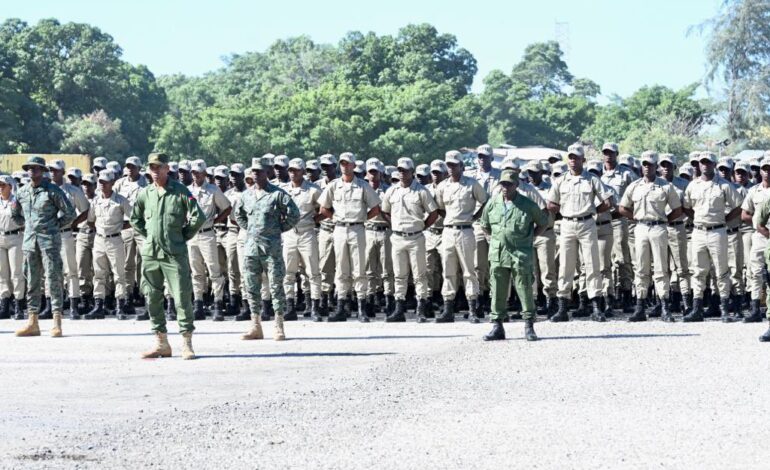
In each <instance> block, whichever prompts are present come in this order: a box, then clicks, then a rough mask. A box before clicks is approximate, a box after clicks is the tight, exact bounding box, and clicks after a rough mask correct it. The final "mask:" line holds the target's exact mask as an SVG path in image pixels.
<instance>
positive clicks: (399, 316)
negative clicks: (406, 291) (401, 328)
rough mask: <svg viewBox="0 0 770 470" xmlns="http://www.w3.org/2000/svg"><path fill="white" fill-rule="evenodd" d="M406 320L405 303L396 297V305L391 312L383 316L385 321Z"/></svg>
mask: <svg viewBox="0 0 770 470" xmlns="http://www.w3.org/2000/svg"><path fill="white" fill-rule="evenodd" d="M405 321H406V305H405V302H404V300H403V299H396V307H395V308H394V309H393V313H391V314H390V315H388V316H386V317H385V323H396V322H405Z"/></svg>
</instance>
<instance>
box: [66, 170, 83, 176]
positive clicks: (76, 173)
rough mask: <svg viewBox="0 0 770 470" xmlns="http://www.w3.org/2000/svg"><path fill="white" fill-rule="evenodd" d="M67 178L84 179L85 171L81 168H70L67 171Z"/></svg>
mask: <svg viewBox="0 0 770 470" xmlns="http://www.w3.org/2000/svg"><path fill="white" fill-rule="evenodd" d="M67 176H72V177H73V178H82V177H83V171H82V170H81V169H80V168H70V169H69V170H67Z"/></svg>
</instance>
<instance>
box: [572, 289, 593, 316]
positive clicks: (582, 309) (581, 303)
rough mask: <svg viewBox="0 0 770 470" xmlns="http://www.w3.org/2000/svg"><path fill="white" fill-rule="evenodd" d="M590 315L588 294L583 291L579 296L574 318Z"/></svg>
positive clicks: (573, 314)
mask: <svg viewBox="0 0 770 470" xmlns="http://www.w3.org/2000/svg"><path fill="white" fill-rule="evenodd" d="M587 316H589V310H588V294H586V293H585V292H582V293H581V294H580V295H579V296H578V308H577V310H575V311H574V312H573V313H572V317H573V318H584V317H587Z"/></svg>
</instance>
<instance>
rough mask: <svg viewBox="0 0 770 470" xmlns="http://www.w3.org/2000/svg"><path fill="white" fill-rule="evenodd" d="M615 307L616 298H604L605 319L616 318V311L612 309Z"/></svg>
mask: <svg viewBox="0 0 770 470" xmlns="http://www.w3.org/2000/svg"><path fill="white" fill-rule="evenodd" d="M613 305H615V297H614V296H612V295H611V296H609V297H602V312H604V316H605V317H607V318H612V317H614V316H615V311H614V310H613V309H612V306H613Z"/></svg>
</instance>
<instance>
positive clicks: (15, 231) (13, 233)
mask: <svg viewBox="0 0 770 470" xmlns="http://www.w3.org/2000/svg"><path fill="white" fill-rule="evenodd" d="M19 232H21V229H16V230H11V231H10V232H0V235H16V234H17V233H19Z"/></svg>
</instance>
